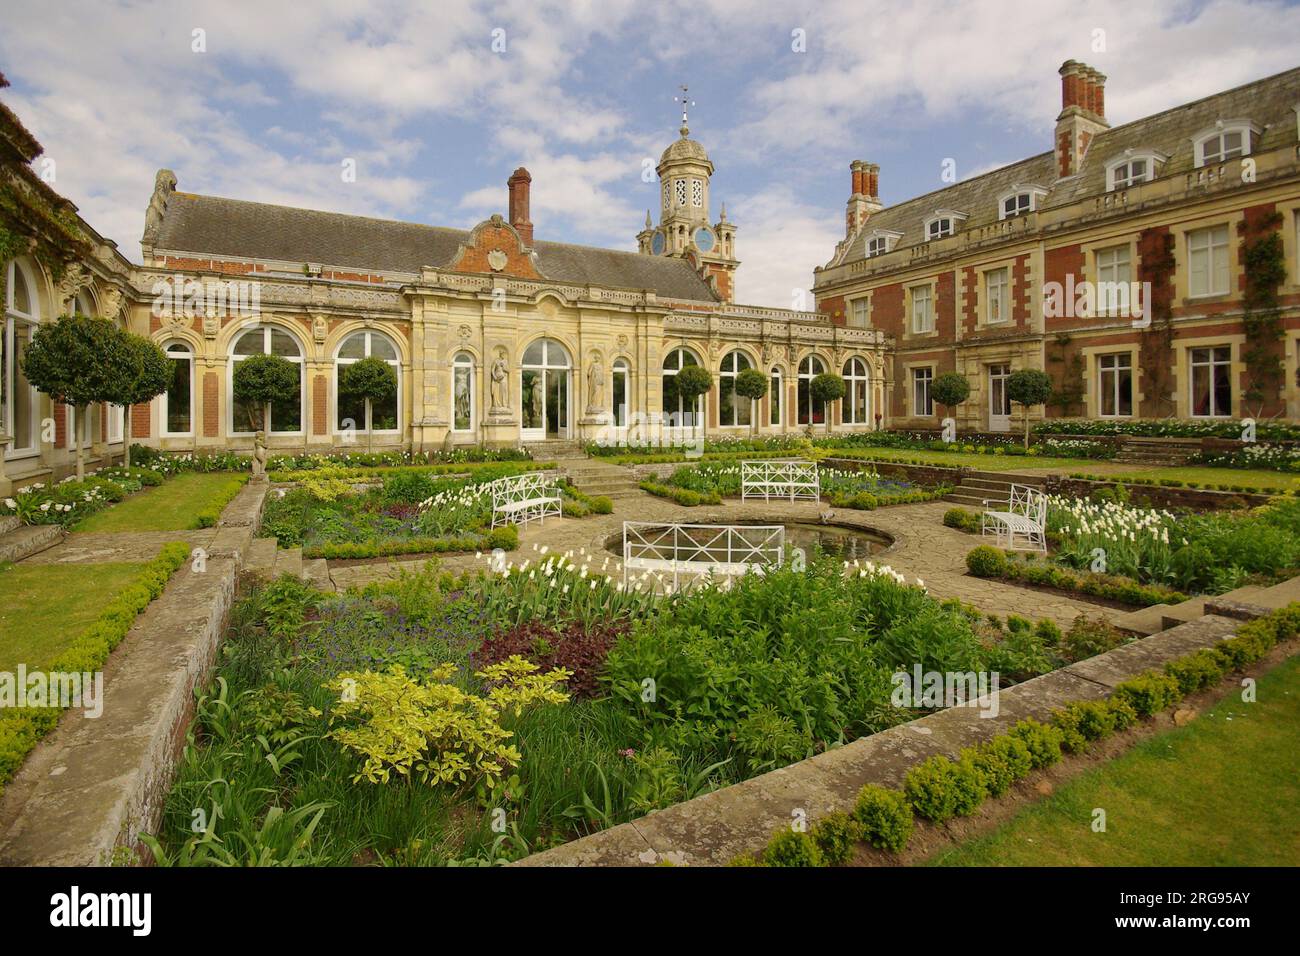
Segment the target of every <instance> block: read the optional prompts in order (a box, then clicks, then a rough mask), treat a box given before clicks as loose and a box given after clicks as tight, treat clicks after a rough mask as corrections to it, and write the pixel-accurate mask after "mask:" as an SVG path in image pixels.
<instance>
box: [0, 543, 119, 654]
mask: <svg viewBox="0 0 1300 956" xmlns="http://www.w3.org/2000/svg"><path fill="white" fill-rule="evenodd" d="M142 567H143V565H142V564H132V563H122V564H19V565H3V566H0V594H3V595H4V600H3V601H0V635H2V636H0V671H13V670H14V669H15V668H16V667H17V666H18V665H19V664H26V665H27V666H28V667H29V668H38V667H43V666H44V665H45V664H46V662H48V661H50V660H51V659H53V658H54V657H55V656H56V655H57V654H58V653H59V652H60V651H62V650H63V649H64V648H65V647H67V646H68V645H69V644H71V643H72V641H73V640H74V639H75V638H76V637H77V635H78V634H80V633H81V631H82V630H83V629H84V628H85V627H87V626H88V625H89V624H90V623H91V622H92V621H94V619H95V618H96V617H97V616H98V615H99V612H100V611H102V610H103V609H104V607H105V605H107V604H108V603H109V602H110V601H111V600H112V599H113V598H114V596H115V595H116V594H117V593H118V592H119V591H120V590H121V589H122V588H124V587H125V586H126V585H128V584H129V583H130V582H131V579H132V578H134V577H135V576H136V575H137V574H139V572H140V569H141V568H142Z"/></svg>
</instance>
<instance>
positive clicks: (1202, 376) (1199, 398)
mask: <svg viewBox="0 0 1300 956" xmlns="http://www.w3.org/2000/svg"><path fill="white" fill-rule="evenodd" d="M1190 352H1191V354H1190V355H1189V356H1188V360H1189V364H1190V365H1191V368H1192V375H1191V390H1192V391H1191V396H1190V401H1191V405H1190V408H1191V412H1192V417H1193V418H1229V417H1231V416H1232V348H1231V346H1227V345H1215V346H1211V347H1209V348H1199V349H1191V350H1190Z"/></svg>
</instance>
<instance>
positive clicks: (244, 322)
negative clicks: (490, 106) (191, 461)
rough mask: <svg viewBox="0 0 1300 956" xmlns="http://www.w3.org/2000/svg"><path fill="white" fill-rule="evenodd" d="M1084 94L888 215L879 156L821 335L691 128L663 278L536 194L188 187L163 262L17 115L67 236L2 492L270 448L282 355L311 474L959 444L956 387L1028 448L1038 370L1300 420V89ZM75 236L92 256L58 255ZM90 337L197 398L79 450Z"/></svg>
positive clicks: (34, 181)
mask: <svg viewBox="0 0 1300 956" xmlns="http://www.w3.org/2000/svg"><path fill="white" fill-rule="evenodd" d="M1061 74H1062V96H1063V108H1062V111H1061V114H1060V116H1059V118H1058V119H1057V125H1056V136H1055V145H1054V148H1053V150H1052V151H1050V152H1045V153H1043V154H1041V155H1038V156H1034V157H1031V158H1029V159H1026V160H1023V161H1021V162H1018V163H1014V164H1012V165H1010V166H1007V167H1004V168H1001V169H998V170H996V171H994V172H991V173H986V174H984V175H981V176H977V177H974V178H972V179H968V180H965V181H962V182H958V183H954V184H952V185H950V186H948V187H947V188H945V189H942V190H939V191H937V192H933V193H930V194H927V195H924V196H920V197H917V198H915V199H911V200H908V201H906V202H902V203H898V204H896V205H894V206H890V207H885V206H884V205H883V204H882V203H881V202H880V200H879V198H878V196H879V192H878V183H879V176H880V173H881V171H880V170H879V168H878V167H877V166H875V165H873V164H870V163H866V162H861V161H859V162H854V163H853V164H852V167H851V169H852V195H851V197H850V199H849V201H848V210H847V215H846V234H845V238H844V240H843V241H842V242H841V243H839V245H838V246H837V248H836V249H835V250H834V255H833V256H832V258H831V259H830V261H829V262H828V263H827V264H826V265H825V266H823V267H821V268H819V269H817V270H816V275H815V284H814V291H815V293H816V296H817V309H816V310H815V311H810V312H796V311H788V310H781V309H771V308H761V307H752V306H744V305H738V304H736V303H734V302H733V294H734V277H735V272H736V269H737V267H738V266H739V260H738V258H737V245H736V232H737V228H736V226H735V225H733V224H732V223H731V222H729V221H728V220H727V217H726V212H725V208H723V209H720V210H719V212H718V214H717V216H716V218H715V217H714V215H713V212H712V209H713V207H712V205H711V201H710V178H711V176H712V173H713V169H714V167H713V163H712V161H711V160H710V159H709V156H708V154H707V153H706V151H705V149H704V147H703V146H701V145H700V144H699V143H698V142H696V141H695V140H693V139H691V138H690V135H689V133H690V130H689V128H688V127H687V124H686V118H685V116H683V122H682V127H681V130H680V136H679V138H678V139H676V140H675V141H674V142H672V143H671V144H670V145H669V146H668V148H667V149H665V150H664V152H663V155H662V157H661V158H660V161H659V164H658V166H657V172H658V176H659V180H660V186H661V204H660V210H659V217H658V222H657V223H656V222H655V221H654V219H653V217H652V216H651V215H650V214H648V213H647V217H646V223H645V228H644V229H643V230H642V231H641V232H640V233H639V234H638V235H637V243H638V251H637V252H623V251H616V250H609V249H599V248H593V247H587V246H577V245H569V244H564V243H556V242H548V241H545V240H542V239H535V238H534V235H533V230H534V225H533V223H532V221H531V218H530V210H529V190H530V184H531V177H530V176H529V174H528V172H527V171H526V170H524V169H519V170H516V171H515V173H514V174H513V175H512V176H511V177H510V179H509V181H508V183H507V184H506V194H507V196H508V202H507V209H506V214H505V215H504V216H502V215H495V216H492V217H491V218H489V219H487V220H485V221H483V222H481V223H479V224H478V225H477V226H475V227H474V228H473V229H470V230H458V229H450V228H441V227H436V226H428V225H423V224H417V223H406V222H395V221H388V220H379V219H370V218H364V217H358V216H351V215H341V214H337V213H330V212H319V211H314V210H307V209H295V208H289V207H283V206H274V205H266V204H261V203H252V202H245V201H241V200H235V199H224V198H218V197H213V196H203V195H197V194H194V193H189V192H185V191H179V190H178V189H177V185H178V178H177V176H176V175H175V174H173V173H171V172H170V171H168V170H161V171H160V172H159V174H158V176H157V180H156V183H155V187H154V192H153V195H152V197H151V199H150V201H149V205H148V209H147V211H146V214H145V229H144V236H143V239H142V249H143V261H142V263H141V264H139V265H136V264H134V263H132V262H130V261H129V260H128V259H127V258H126V257H124V256H123V255H122V254H121V253H120V252H119V251H118V250H117V249H116V247H115V246H114V244H113V243H112V242H111V241H108V240H105V239H103V238H102V237H100V236H99V235H98V234H97V233H96V232H95V231H94V229H93V227H91V226H90V225H89V224H87V223H85V222H84V221H82V220H80V219H79V217H77V216H76V214H75V209H74V208H73V207H71V204H69V203H67V201H66V200H63V199H62V198H60V197H58V196H57V194H55V193H53V191H52V190H50V189H49V188H48V187H47V186H46V185H45V184H44V183H43V182H42V181H41V180H40V178H39V177H38V176H37V175H36V174H35V173H34V171H33V165H32V164H33V163H34V162H35V161H36V159H37V157H38V156H39V154H40V146H39V144H37V143H36V141H35V140H34V139H33V138H32V137H31V136H30V134H28V133H27V131H26V130H25V129H24V128H23V127H22V125H21V123H20V122H19V121H18V119H17V117H15V116H14V115H13V114H12V113H10V112H9V111H8V110H7V109H6V108H4V107H3V105H0V134H3V135H0V173H2V174H3V177H4V181H5V183H8V184H9V185H10V186H11V187H12V189H13V190H15V191H16V194H18V195H22V196H27V197H30V198H31V206H32V210H36V209H38V208H39V209H40V210H42V213H41V216H43V217H44V218H43V219H42V218H41V217H39V216H36V215H35V213H34V212H33V213H32V214H30V215H27V216H26V217H25V218H23V219H22V221H23V222H26V223H28V224H29V225H31V224H32V223H36V225H35V226H34V227H33V233H32V236H31V237H30V240H29V241H28V243H27V246H26V247H25V248H20V249H17V250H16V251H15V254H13V255H12V257H11V258H10V260H9V261H8V262H6V263H4V265H3V269H4V276H3V278H4V304H5V332H4V340H3V341H4V349H3V373H4V390H3V417H2V418H0V445H3V446H4V455H3V459H2V460H0V490H3V489H4V488H5V487H6V486H7V485H8V484H10V483H12V482H21V481H24V480H31V478H33V477H36V476H42V475H48V474H50V473H52V472H53V473H62V472H63V471H65V470H66V468H67V464H68V461H69V459H70V457H71V455H72V451H71V449H72V448H73V443H74V442H75V441H80V442H81V443H82V444H83V446H84V447H86V448H87V449H88V450H89V451H90V453H91V455H92V457H95V456H98V457H100V458H101V459H109V458H112V457H115V456H116V455H117V454H119V453H120V451H121V450H122V448H123V445H124V443H125V442H126V441H128V440H129V441H137V442H143V443H146V444H151V445H156V446H160V447H163V448H168V449H176V450H181V449H184V450H196V451H200V452H201V451H203V450H205V449H217V448H221V449H224V448H235V449H247V448H249V447H251V445H252V443H253V433H252V430H251V429H252V426H251V425H250V424H249V421H250V416H249V415H247V414H246V412H247V409H243V408H241V407H240V406H239V403H238V402H237V401H236V400H235V399H234V397H233V394H232V384H231V382H232V370H233V368H234V367H235V365H236V364H237V363H238V362H239V361H240V360H241V359H243V358H245V357H247V356H249V355H253V354H257V353H261V352H271V353H274V354H279V355H282V356H284V357H286V358H288V359H289V360H290V361H292V362H294V363H296V364H297V365H299V366H300V368H301V374H300V389H299V394H298V396H297V399H296V400H295V401H289V402H284V403H280V404H277V405H276V406H274V407H273V409H272V418H271V434H270V444H271V446H272V449H273V450H285V451H288V450H294V451H302V450H307V451H328V450H331V449H335V448H340V447H343V446H346V445H351V444H353V443H355V442H357V441H358V440H360V441H364V442H366V443H367V444H373V446H374V447H375V448H376V449H384V448H403V449H414V450H432V449H436V448H442V447H445V446H447V445H449V444H450V445H456V444H480V443H482V444H491V445H515V444H520V443H522V444H532V443H549V442H557V441H563V442H572V441H580V440H590V439H597V438H602V439H607V440H608V439H619V438H631V439H633V440H635V439H637V438H638V437H641V438H645V437H650V436H653V434H654V433H655V431H656V429H657V428H658V427H659V424H660V423H663V424H665V425H666V426H667V427H668V428H670V429H671V430H672V432H671V434H672V435H673V436H678V435H682V434H688V435H698V434H701V433H707V434H709V435H726V434H734V435H748V434H750V432H751V431H757V432H758V433H760V434H781V433H787V432H796V431H803V430H804V429H806V428H807V427H809V426H810V425H813V426H818V427H822V426H829V427H831V428H834V429H838V430H858V429H873V428H878V427H890V426H910V427H914V426H934V425H937V423H938V415H939V414H940V412H941V411H942V410H941V409H939V408H937V407H936V406H935V404H934V403H933V401H932V400H931V398H930V394H929V387H930V383H931V382H932V381H933V380H934V378H935V377H936V376H937V375H940V374H942V373H943V372H945V371H951V370H957V371H960V372H961V373H963V374H964V375H966V376H967V378H968V379H969V381H970V383H971V385H972V389H973V391H972V396H971V398H970V400H968V401H967V402H966V403H965V404H964V405H963V406H961V407H960V409H959V411H958V413H957V416H958V419H959V423H960V425H961V427H962V428H964V429H978V430H1004V429H1006V428H1007V427H1008V425H1009V413H1010V406H1009V403H1008V401H1007V397H1006V392H1005V381H1006V378H1007V376H1008V375H1009V374H1010V372H1011V371H1014V370H1015V369H1018V368H1025V367H1031V368H1042V369H1046V370H1047V371H1048V372H1049V373H1051V375H1052V377H1053V379H1054V380H1055V382H1056V386H1057V391H1058V399H1057V400H1054V402H1053V404H1052V405H1051V406H1049V407H1048V408H1047V409H1046V414H1048V415H1087V416H1116V417H1157V416H1167V415H1177V416H1180V417H1198V416H1206V417H1222V416H1240V415H1243V414H1264V415H1277V414H1285V415H1288V416H1296V415H1297V413H1298V412H1300V285H1298V284H1297V278H1296V277H1297V275H1300V268H1297V261H1296V256H1297V246H1298V245H1300V135H1298V134H1300V70H1293V71H1289V72H1287V73H1283V74H1280V75H1278V76H1275V77H1271V78H1268V79H1265V80H1261V81H1259V82H1256V83H1252V84H1249V85H1247V86H1244V87H1241V88H1238V89H1235V90H1230V91H1228V92H1225V93H1220V94H1218V95H1216V96H1212V97H1209V98H1207V99H1204V100H1200V101H1197V102H1194V103H1190V104H1187V105H1184V106H1180V107H1177V108H1175V109H1172V110H1169V111H1166V112H1164V113H1160V114H1157V115H1155V116H1152V117H1148V118H1146V119H1143V120H1139V121H1136V122H1133V123H1129V124H1126V125H1124V126H1120V127H1116V128H1111V127H1110V126H1109V124H1108V123H1107V121H1106V119H1105V107H1104V98H1103V84H1104V77H1102V76H1101V75H1100V74H1098V73H1097V72H1096V71H1095V70H1092V69H1090V68H1089V67H1086V66H1084V65H1081V64H1078V63H1075V62H1074V61H1069V62H1067V63H1066V64H1065V65H1064V66H1063V67H1062V68H1061ZM2 83H3V81H2V80H0V85H2ZM182 174H183V170H182ZM0 212H3V210H0ZM69 220H71V221H75V222H76V224H77V229H76V230H73V233H79V235H73V236H72V237H71V238H69V237H68V236H62V237H60V236H58V235H52V234H51V232H52V231H57V230H54V229H53V224H55V223H59V222H67V221H69ZM42 222H44V223H47V224H50V228H45V227H44V226H41V223H42ZM543 227H544V224H543ZM1270 231H1280V233H1281V236H1282V245H1283V249H1284V258H1285V265H1286V270H1287V275H1288V278H1287V279H1286V280H1285V282H1284V284H1283V286H1282V288H1281V289H1280V290H1279V291H1280V306H1281V319H1280V322H1281V326H1282V328H1283V337H1282V339H1280V340H1278V341H1275V342H1273V341H1270V342H1266V343H1265V344H1264V345H1263V346H1261V348H1262V349H1263V350H1264V351H1265V352H1267V351H1268V350H1270V349H1272V350H1275V351H1276V353H1277V357H1278V358H1280V359H1281V361H1282V363H1283V368H1284V375H1283V376H1282V378H1281V380H1280V381H1277V382H1275V383H1272V384H1269V383H1263V387H1261V383H1260V382H1257V381H1254V379H1253V378H1252V376H1253V375H1255V376H1256V377H1257V373H1256V372H1255V371H1254V370H1255V368H1256V365H1253V364H1252V359H1251V356H1252V355H1253V354H1255V353H1254V352H1253V351H1252V349H1254V348H1255V343H1254V341H1253V340H1252V339H1251V333H1250V332H1249V331H1248V326H1249V322H1248V321H1247V318H1248V317H1244V316H1243V310H1244V308H1245V306H1246V297H1245V293H1246V291H1247V288H1248V285H1249V283H1248V267H1247V265H1246V261H1245V259H1246V257H1245V255H1244V251H1245V249H1246V248H1247V247H1248V245H1249V244H1250V243H1252V242H1253V241H1255V240H1256V239H1258V238H1259V237H1261V236H1263V235H1266V234H1267V233H1268V232H1270ZM1101 283H1107V284H1110V285H1112V286H1115V287H1122V288H1125V289H1127V288H1128V286H1129V284H1130V283H1136V285H1135V286H1134V291H1133V295H1132V297H1131V298H1129V297H1124V298H1122V300H1121V301H1119V302H1116V301H1110V302H1109V303H1107V302H1105V301H1099V302H1090V301H1089V300H1088V299H1087V298H1086V297H1083V296H1080V297H1076V295H1075V290H1076V289H1082V288H1084V287H1085V286H1088V285H1089V284H1101ZM1053 284H1057V287H1059V288H1060V289H1061V290H1063V291H1062V293H1061V295H1060V296H1058V297H1057V299H1056V300H1055V302H1056V304H1055V306H1054V305H1053V304H1052V300H1051V299H1050V297H1047V298H1045V295H1044V293H1045V291H1046V290H1050V289H1051V288H1053ZM74 311H81V312H85V313H89V314H101V315H108V316H110V317H113V318H115V319H117V320H119V321H121V322H123V323H125V324H126V325H127V326H128V327H130V328H131V329H133V330H135V331H137V332H141V333H147V334H149V335H150V336H152V337H153V338H154V339H155V341H157V342H158V343H159V345H161V346H162V347H163V348H164V350H165V351H166V353H167V355H168V356H169V358H170V359H171V360H172V363H173V369H174V378H173V382H172V386H171V388H170V389H169V390H168V392H167V394H165V395H164V396H161V397H159V398H158V399H156V400H155V401H153V402H152V403H150V404H149V405H141V406H137V407H134V408H132V409H130V410H129V414H127V415H124V414H123V410H121V409H113V408H104V409H98V410H97V411H96V413H95V414H92V415H90V416H87V423H86V426H85V429H84V432H83V434H82V435H80V436H75V435H73V434H72V428H71V416H70V414H69V411H68V410H67V409H64V408H62V407H61V406H56V405H51V403H50V402H49V401H48V399H46V398H45V396H43V395H40V394H39V393H37V392H35V391H34V390H33V389H32V388H31V387H30V386H29V385H28V384H27V383H26V382H25V380H24V379H23V378H22V374H21V370H20V368H19V366H18V362H17V356H18V355H19V354H21V352H22V349H23V348H24V347H25V344H26V342H27V341H29V340H30V336H31V333H32V330H33V329H35V328H36V327H37V325H38V324H39V323H41V322H44V321H49V320H52V319H53V318H54V317H56V316H58V315H60V314H64V313H68V312H74ZM366 356H377V357H379V358H382V359H383V360H385V361H387V362H389V363H391V364H392V365H393V366H394V368H395V369H396V371H397V373H398V378H399V390H398V395H397V398H396V399H395V400H394V401H393V402H392V403H391V404H390V405H388V406H386V407H385V406H382V405H379V406H374V407H371V408H369V409H367V408H366V406H365V405H364V404H362V405H358V406H353V405H351V404H350V403H349V402H347V401H346V400H345V399H342V398H341V397H340V396H339V394H338V388H337V383H338V374H339V369H340V368H341V367H342V366H344V365H346V364H347V363H349V362H353V361H356V360H357V359H359V358H362V357H366ZM691 364H697V365H701V366H704V367H706V368H708V369H709V370H710V372H711V373H712V376H713V382H714V384H713V388H712V391H711V392H710V393H709V394H707V395H706V396H704V397H703V398H702V399H701V400H698V401H694V402H693V401H691V400H690V399H687V398H684V397H683V396H681V395H679V394H677V392H676V390H675V388H674V385H673V378H674V376H675V375H676V374H677V373H678V372H679V371H680V370H681V369H682V368H683V367H685V366H686V365H691ZM746 368H755V369H759V370H760V371H762V372H763V373H764V374H766V375H767V376H769V380H770V383H771V388H770V389H769V394H768V396H767V397H765V398H763V399H762V400H761V401H759V402H755V403H751V402H750V401H749V400H747V399H739V398H738V397H737V396H736V395H735V393H734V387H733V386H734V380H735V376H736V375H737V374H738V373H739V372H740V371H742V370H744V369H746ZM828 371H831V372H835V373H838V374H840V375H842V376H843V377H844V379H845V382H846V385H847V392H846V395H845V398H844V399H843V400H842V401H839V402H836V403H834V404H833V405H832V406H831V407H830V408H829V409H828V410H827V411H826V413H825V414H826V415H827V416H828V417H829V421H825V420H824V418H823V410H822V409H821V408H820V407H818V406H817V405H816V403H814V402H812V401H811V399H810V397H809V383H810V381H811V380H812V378H813V377H815V376H816V375H818V374H820V373H822V372H828ZM1248 397H1249V398H1250V399H1251V401H1250V402H1248V401H1247V398H1248ZM359 436H360V437H359Z"/></svg>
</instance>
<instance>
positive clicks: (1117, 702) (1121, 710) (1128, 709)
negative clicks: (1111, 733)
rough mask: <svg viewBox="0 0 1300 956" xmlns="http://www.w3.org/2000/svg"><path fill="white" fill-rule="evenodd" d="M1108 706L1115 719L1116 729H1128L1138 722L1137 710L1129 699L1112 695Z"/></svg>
mask: <svg viewBox="0 0 1300 956" xmlns="http://www.w3.org/2000/svg"><path fill="white" fill-rule="evenodd" d="M1106 706H1108V707H1109V708H1110V712H1111V716H1112V717H1113V718H1114V719H1115V729H1116V730H1128V729H1129V728H1130V727H1132V726H1133V725H1134V724H1136V723H1137V722H1138V714H1137V711H1136V710H1134V709H1133V705H1132V704H1130V703H1129V702H1128V701H1127V700H1124V699H1123V698H1121V697H1111V698H1109V699H1108V700H1107V702H1106Z"/></svg>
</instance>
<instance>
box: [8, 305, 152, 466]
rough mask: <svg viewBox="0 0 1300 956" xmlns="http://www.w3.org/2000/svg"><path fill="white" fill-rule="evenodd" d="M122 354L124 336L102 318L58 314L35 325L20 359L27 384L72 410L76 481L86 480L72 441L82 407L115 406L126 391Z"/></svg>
mask: <svg viewBox="0 0 1300 956" xmlns="http://www.w3.org/2000/svg"><path fill="white" fill-rule="evenodd" d="M126 350H127V345H126V339H125V336H124V334H123V333H122V332H121V331H120V330H119V329H118V327H117V326H116V325H114V324H113V323H112V322H111V321H109V320H108V319H103V318H96V317H93V316H86V315H64V316H60V317H59V318H58V319H57V320H56V321H54V322H51V323H49V324H47V325H42V326H38V327H37V329H36V331H35V333H33V335H32V340H31V343H30V344H29V345H28V346H27V350H26V351H25V352H24V353H23V355H22V359H21V363H20V364H21V365H22V370H23V374H24V375H25V376H27V381H29V382H31V384H32V385H33V386H34V387H35V388H36V389H37V390H38V391H41V392H44V393H45V394H46V395H49V396H50V398H51V399H53V400H54V401H56V402H62V403H63V404H64V405H71V406H72V409H73V419H72V421H73V426H72V428H73V441H72V444H73V446H74V447H75V448H76V451H77V479H78V480H80V479H82V478H85V477H86V465H85V460H84V457H83V454H82V447H81V442H80V441H79V440H78V437H77V436H80V434H81V428H82V419H83V417H84V416H85V414H86V406H88V405H91V404H93V403H95V402H113V401H116V400H117V399H116V397H115V396H117V395H119V394H121V393H122V391H123V390H124V389H125V388H126V382H127V380H128V379H129V377H130V368H131V360H130V358H129V356H128V355H127V351H126Z"/></svg>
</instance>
